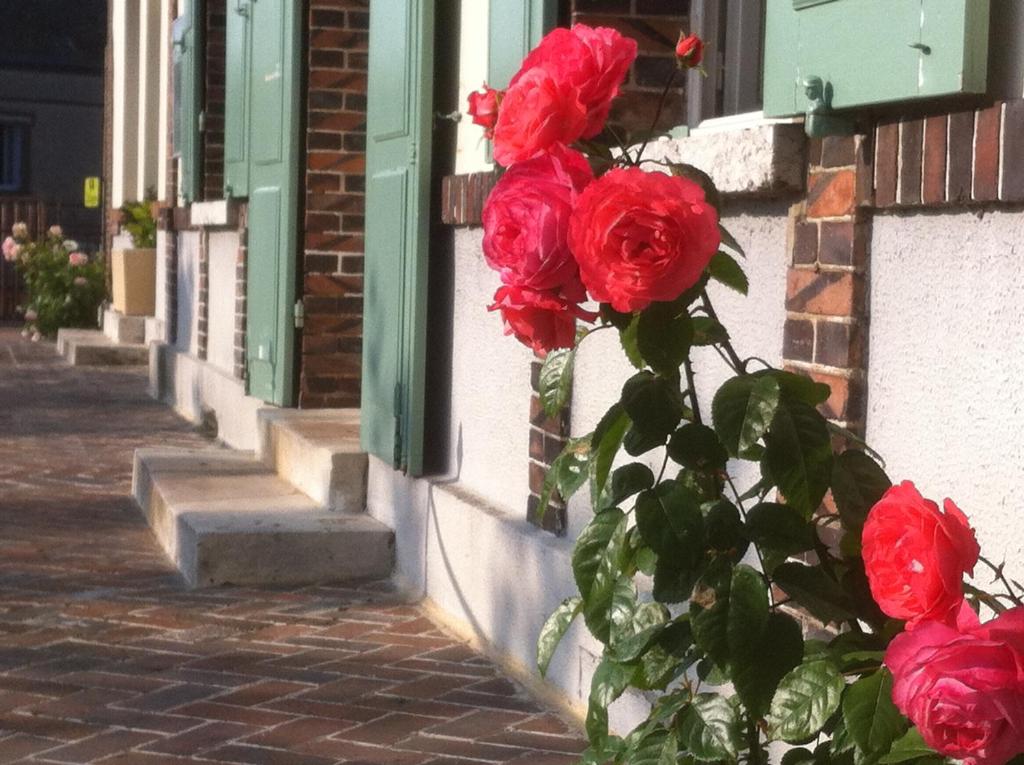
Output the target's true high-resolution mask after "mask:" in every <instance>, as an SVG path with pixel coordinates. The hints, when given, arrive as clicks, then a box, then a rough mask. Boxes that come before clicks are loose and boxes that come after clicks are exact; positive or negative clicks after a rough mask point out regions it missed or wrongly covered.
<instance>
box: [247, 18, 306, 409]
mask: <svg viewBox="0 0 1024 765" xmlns="http://www.w3.org/2000/svg"><path fill="white" fill-rule="evenodd" d="M301 5H302V3H301V2H300V0H248V6H249V22H250V24H251V31H250V34H251V39H252V44H251V48H250V50H251V56H252V66H251V68H250V69H249V76H250V82H251V88H250V105H249V108H250V113H251V119H250V120H249V145H248V151H249V170H248V186H249V230H248V248H249V253H248V259H247V274H246V276H247V302H246V308H247V316H246V356H247V365H248V373H249V393H250V395H253V396H256V397H257V398H260V399H262V400H264V401H269V402H271V403H274V404H279V405H282V406H289V405H291V404H292V402H293V397H294V391H293V377H294V370H293V358H294V350H295V328H294V315H293V311H294V304H295V271H296V256H297V250H298V241H297V223H298V220H297V219H298V180H299V115H300V98H299V95H300V87H301V77H300V68H299V54H300V51H301V41H300V29H301V24H300V6H301Z"/></svg>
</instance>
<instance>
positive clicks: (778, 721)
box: [768, 659, 846, 744]
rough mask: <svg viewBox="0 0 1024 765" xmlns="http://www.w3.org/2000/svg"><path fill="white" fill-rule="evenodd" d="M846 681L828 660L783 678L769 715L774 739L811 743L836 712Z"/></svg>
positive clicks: (807, 664) (769, 727)
mask: <svg viewBox="0 0 1024 765" xmlns="http://www.w3.org/2000/svg"><path fill="white" fill-rule="evenodd" d="M845 687H846V681H845V680H843V676H842V675H841V674H839V670H837V669H836V667H835V665H834V664H832V662H830V661H824V660H821V659H818V660H815V661H810V662H807V663H804V664H801V665H800V666H798V667H796V668H795V669H794V670H792V671H791V672H790V673H789V674H788V675H786V676H785V677H784V678H782V682H780V683H779V689H778V691H776V693H775V698H774V699H773V700H772V706H771V711H770V712H769V714H768V731H769V735H770V736H771V737H772V738H773V739H777V740H781V741H786V742H788V743H790V744H799V743H803V742H806V741H809V740H811V739H812V738H814V737H815V736H817V734H818V732H819V731H820V730H821V729H822V728H823V727H824V726H825V723H826V722H828V719H829V718H830V717H832V715H833V714H835V712H836V710H837V709H839V703H840V701H841V700H842V697H843V689H844V688H845Z"/></svg>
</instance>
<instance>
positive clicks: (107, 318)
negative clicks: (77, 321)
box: [103, 308, 146, 345]
mask: <svg viewBox="0 0 1024 765" xmlns="http://www.w3.org/2000/svg"><path fill="white" fill-rule="evenodd" d="M103 334H104V335H105V336H106V337H107V339H108V340H110V341H111V342H112V343H126V344H128V345H145V343H146V317H145V316H126V315H125V314H123V313H121V312H120V311H115V310H114V309H113V308H107V309H105V310H104V311H103Z"/></svg>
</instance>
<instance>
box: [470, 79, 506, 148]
mask: <svg viewBox="0 0 1024 765" xmlns="http://www.w3.org/2000/svg"><path fill="white" fill-rule="evenodd" d="M504 95H505V93H504V91H501V90H495V89H494V88H491V87H488V85H487V83H486V82H485V83H484V84H483V90H482V91H478V90H474V91H473V92H472V93H470V94H469V116H471V117H472V118H473V124H474V125H479V126H480V127H482V128H483V129H484V135H485V136H487V137H488V138H491V137H492V136H493V135H494V126H495V125H496V124H498V107H499V106H500V105H501V97H502V96H504Z"/></svg>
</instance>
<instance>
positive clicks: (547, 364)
mask: <svg viewBox="0 0 1024 765" xmlns="http://www.w3.org/2000/svg"><path fill="white" fill-rule="evenodd" d="M575 359H576V349H575V348H562V349H556V350H553V351H550V352H549V353H548V355H547V358H545V359H544V364H543V365H542V366H541V368H540V383H539V386H538V387H539V389H540V390H539V391H538V395H539V396H540V401H541V404H543V405H544V413H545V414H546V415H547V416H548V417H555V416H556V415H557V414H558V413H559V412H561V411H562V409H564V408H565V405H566V404H567V403H568V401H569V396H570V394H571V393H572V370H573V363H574V361H575Z"/></svg>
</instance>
